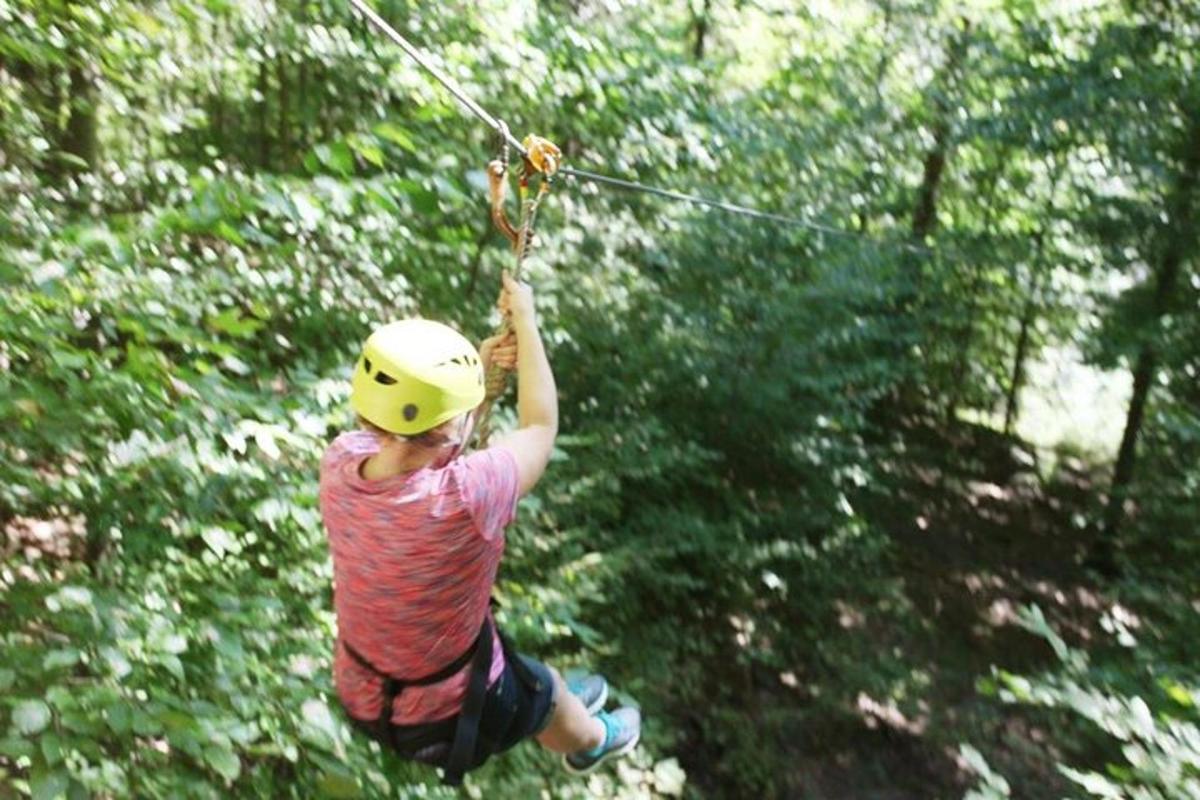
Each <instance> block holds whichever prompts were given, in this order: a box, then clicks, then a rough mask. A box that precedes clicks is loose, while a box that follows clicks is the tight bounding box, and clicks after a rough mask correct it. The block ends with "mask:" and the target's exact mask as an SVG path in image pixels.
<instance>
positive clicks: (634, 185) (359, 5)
mask: <svg viewBox="0 0 1200 800" xmlns="http://www.w3.org/2000/svg"><path fill="white" fill-rule="evenodd" d="M350 5H352V6H353V7H354V8H355V9H356V10H357V11H358V12H359V13H360V14H362V15H363V17H365V18H366V19H367V21H368V22H370V23H371V24H372V25H374V26H375V27H376V28H378V29H379V30H380V31H381V32H382V33H383V34H384V35H385V36H387V37H388V38H389V39H391V40H392V41H393V42H394V43H395V44H396V45H397V46H398V47H399V48H400V49H401V50H403V51H404V52H405V53H407V54H408V55H409V56H410V57H412V59H413V60H414V61H416V62H417V64H419V65H420V66H422V67H423V68H424V69H425V70H426V71H427V72H428V73H429V74H430V75H432V76H433V77H434V78H435V79H436V80H437V82H438V83H440V84H441V85H442V86H444V87H445V88H446V90H447V91H448V92H450V94H452V95H454V97H455V98H456V99H457V100H458V101H459V102H460V103H462V104H463V105H464V106H466V108H467V110H468V111H470V112H471V113H472V114H474V115H475V116H477V117H478V118H479V119H480V120H481V121H482V122H483V123H484V124H485V125H487V126H488V127H489V128H491V129H492V130H493V131H495V132H496V133H497V135H499V136H500V137H501V138H503V139H504V141H506V142H508V144H509V146H510V147H512V148H513V149H514V150H516V151H517V152H518V153H520V154H521V155H522V156H528V155H529V153H528V151H527V150H526V149H525V146H524V145H523V144H522V143H521V141H520V140H519V139H517V138H516V137H515V136H513V135H512V133H510V132H509V130H508V126H507V125H505V124H504V123H503V122H501V121H500V120H498V119H497V118H496V117H493V116H492V115H491V114H489V113H488V112H487V111H486V110H485V109H484V108H483V107H482V106H481V105H479V103H477V102H475V100H474V99H473V98H472V97H471V96H470V95H468V94H467V92H466V90H465V89H463V87H462V86H460V85H459V84H458V82H457V81H455V80H454V79H453V78H451V77H450V76H449V75H447V74H446V73H445V72H443V71H442V70H441V69H440V68H439V67H438V66H437V65H436V64H434V63H433V62H432V61H430V60H429V58H428V57H427V56H426V55H425V54H424V53H422V52H421V51H420V50H419V49H418V48H417V47H416V46H415V45H413V44H412V43H411V42H409V41H408V40H407V39H405V38H404V37H403V36H401V35H400V34H399V33H398V32H397V31H396V29H395V28H393V27H392V26H391V25H389V24H388V23H387V21H386V20H385V19H383V18H382V17H380V16H379V15H378V14H377V13H375V10H374V9H372V8H371V7H370V6H368V5H367V4H366V3H365V2H364V0H350ZM558 172H559V174H560V175H567V176H569V177H572V178H576V179H578V180H584V181H591V182H592V183H599V184H607V185H609V186H616V187H618V188H621V189H628V190H630V191H636V192H644V193H646V194H652V195H657V196H659V197H665V198H668V199H670V200H678V201H682V202H687V203H693V204H695V205H700V206H707V207H709V208H717V209H720V210H722V211H728V212H730V213H733V214H742V215H743V216H748V217H753V218H756V219H765V220H770V221H772V222H780V223H783V224H786V225H797V226H799V227H802V228H808V229H809V230H813V231H817V232H818V233H828V234H831V235H834V236H848V237H852V238H857V239H863V238H869V237H866V236H864V235H863V234H859V233H855V232H853V231H847V230H842V229H840V228H834V227H831V226H829V225H822V224H820V223H818V222H811V221H809V220H806V219H801V218H799V217H789V216H785V215H783V214H774V213H771V212H769V211H760V210H758V209H756V208H750V207H749V206H743V205H738V204H736V203H729V202H726V201H724V200H711V199H709V198H706V197H700V196H698V195H694V194H686V193H684V192H676V191H672V190H670V189H659V188H657V187H654V186H647V185H645V184H642V183H638V182H636V181H627V180H622V179H621V178H612V177H609V176H608V175H601V174H600V173H597V172H590V171H588V170H584V169H575V168H574V167H566V166H564V167H561V168H560V169H559V170H558ZM895 244H896V245H897V246H899V247H901V248H904V249H909V250H914V251H919V252H927V248H924V247H921V246H919V245H914V244H910V243H903V242H897V243H895Z"/></svg>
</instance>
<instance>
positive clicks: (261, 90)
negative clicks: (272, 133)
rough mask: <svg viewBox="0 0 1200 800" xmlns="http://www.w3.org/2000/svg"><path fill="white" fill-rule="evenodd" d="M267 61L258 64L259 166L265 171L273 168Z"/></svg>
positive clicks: (264, 59) (264, 57) (264, 58)
mask: <svg viewBox="0 0 1200 800" xmlns="http://www.w3.org/2000/svg"><path fill="white" fill-rule="evenodd" d="M268 88H269V87H268V80H267V59H266V56H263V60H262V61H260V62H258V95H259V98H260V99H259V101H258V165H259V166H260V167H262V168H263V169H264V170H269V169H270V167H271V145H270V143H269V142H268V141H267V89H268Z"/></svg>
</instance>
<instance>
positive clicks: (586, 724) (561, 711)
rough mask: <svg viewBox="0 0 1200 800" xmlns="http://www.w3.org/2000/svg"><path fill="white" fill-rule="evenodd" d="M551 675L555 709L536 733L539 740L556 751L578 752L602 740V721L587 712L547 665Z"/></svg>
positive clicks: (588, 748) (560, 676) (554, 670)
mask: <svg viewBox="0 0 1200 800" xmlns="http://www.w3.org/2000/svg"><path fill="white" fill-rule="evenodd" d="M549 669H550V675H551V676H552V677H553V678H554V710H553V711H551V712H550V714H551V717H550V722H549V723H548V724H547V725H546V728H545V730H543V731H542V732H541V733H539V734H538V735H537V740H538V743H539V744H541V745H542V747H544V748H546V749H547V750H552V751H554V752H555V753H578V752H579V751H581V750H591V749H592V748H593V747H599V746H600V745H601V744H602V743H603V742H604V723H603V722H601V721H600V720H598V719H596V718H595V717H593V716H591V715H590V714H588V712H587V709H586V708H584V706H583V703H581V702H579V698H578V697H576V696H575V695H573V694H571V693H570V692H569V691H567V683H566V681H564V680H563V679H562V675H559V674H558V670H556V669H554V668H553V667H550V668H549Z"/></svg>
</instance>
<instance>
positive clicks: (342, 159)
mask: <svg viewBox="0 0 1200 800" xmlns="http://www.w3.org/2000/svg"><path fill="white" fill-rule="evenodd" d="M315 152H316V154H317V158H319V159H320V160H321V163H322V164H324V165H325V166H326V167H328V168H329V169H330V170H332V171H333V172H336V173H337V174H339V175H341V176H343V177H349V176H350V175H353V174H354V152H353V151H352V150H351V149H350V146H349V145H347V144H346V143H345V142H334V143H333V144H327V145H326V144H322V145H317V147H316V149H315Z"/></svg>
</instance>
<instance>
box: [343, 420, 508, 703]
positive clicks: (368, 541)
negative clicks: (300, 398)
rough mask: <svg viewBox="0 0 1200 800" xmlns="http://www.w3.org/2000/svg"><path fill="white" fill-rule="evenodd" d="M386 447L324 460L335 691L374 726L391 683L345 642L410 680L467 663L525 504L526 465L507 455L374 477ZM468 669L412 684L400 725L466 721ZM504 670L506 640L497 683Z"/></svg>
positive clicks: (365, 437) (355, 444) (361, 446)
mask: <svg viewBox="0 0 1200 800" xmlns="http://www.w3.org/2000/svg"><path fill="white" fill-rule="evenodd" d="M379 448H380V442H379V439H378V438H377V437H376V435H375V434H373V433H370V432H367V431H353V432H349V433H343V434H342V435H341V436H338V437H337V439H335V440H334V442H333V444H331V445H330V446H329V449H328V450H327V451H326V452H325V456H324V458H322V460H321V516H322V518H323V520H324V523H325V531H326V533H327V534H328V536H329V546H330V550H331V551H332V553H333V574H334V589H335V591H334V608H335V610H336V612H337V621H338V643H337V645H336V646H335V652H334V660H333V677H334V685H335V686H336V688H337V692H338V696H339V697H340V698H341V700H342V703H343V704H344V705H345V707H346V709H347V710H348V711H349V712H350V713H351V714H352V715H353V716H354V717H357V718H359V719H365V720H374V719H375V718H377V717H378V716H379V711H380V703H381V681H380V680H378V679H377V678H375V677H374V676H373V675H372V673H370V672H368V671H366V670H364V669H363V668H362V667H360V666H359V665H358V663H357V662H355V661H354V660H353V658H351V656H350V655H349V654H348V653H347V652H346V649H345V648H344V647H343V646H342V642H343V641H347V642H349V643H350V645H351V646H352V647H354V649H356V650H357V651H358V652H359V653H361V654H362V655H363V656H364V657H365V658H366V659H367V660H368V661H370V662H371V663H372V664H374V665H375V666H376V667H377V668H379V669H381V670H384V671H385V672H388V673H390V674H392V675H394V676H397V677H400V678H420V677H423V676H425V675H428V674H430V673H433V672H436V671H438V670H440V669H442V668H443V667H445V666H446V665H447V664H450V663H452V662H453V661H454V660H455V659H456V658H458V657H459V656H461V655H462V654H463V653H464V652H465V651H466V650H467V648H469V647H470V646H471V643H472V642H473V641H474V640H475V637H476V636H477V635H478V634H479V628H480V625H482V624H483V618H484V615H485V614H490V613H491V611H490V608H489V605H488V601H489V599H490V596H491V591H492V584H493V582H494V581H495V578H496V569H497V568H498V567H499V566H500V556H501V555H502V554H503V552H504V527H505V526H506V525H508V523H509V522H511V521H512V519H513V516H514V515H515V514H516V509H517V500H518V498H519V496H520V483H519V479H518V474H517V462H516V459H515V458H514V456H513V455H512V453H510V452H509V451H507V450H505V449H503V448H495V447H493V448H489V449H487V450H483V451H481V452H478V453H472V454H471V455H469V456H461V457H459V458H456V459H455V460H454V461H452V462H450V464H449V465H447V466H445V467H443V468H440V469H433V468H425V469H420V470H417V471H416V472H411V473H407V474H404V475H397V476H395V477H391V478H386V479H384V480H367V479H366V478H364V477H362V475H361V474H360V472H359V467H360V466H361V465H362V462H363V461H365V460H366V459H367V458H368V457H369V456H372V455H374V454H375V453H377V452H379ZM470 669H471V667H470V664H468V665H467V666H466V667H464V668H463V669H462V670H461V671H460V672H459V673H458V674H456V675H454V676H453V677H450V678H447V679H446V680H444V681H442V682H441V683H437V684H433V685H430V686H413V687H409V688H405V689H404V690H403V691H402V692H401V693H400V695H399V696H398V697H397V698H396V703H395V705H394V707H393V712H392V722H393V723H394V724H397V725H414V724H417V723H423V722H433V721H436V720H440V719H445V718H447V717H451V716H454V715H455V714H457V713H459V711H460V710H461V709H462V703H463V698H464V696H465V695H466V689H467V678H468V676H469V674H470ZM503 671H504V654H503V652H502V651H501V649H500V642H499V639H498V637H497V638H494V641H493V656H492V667H491V671H490V673H489V678H488V685H489V686H490V685H491V684H492V683H493V682H495V681H496V679H497V678H499V677H500V675H501V673H502V672H503Z"/></svg>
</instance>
